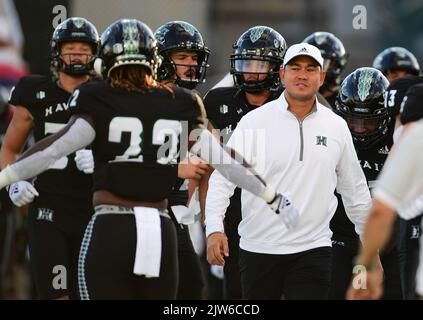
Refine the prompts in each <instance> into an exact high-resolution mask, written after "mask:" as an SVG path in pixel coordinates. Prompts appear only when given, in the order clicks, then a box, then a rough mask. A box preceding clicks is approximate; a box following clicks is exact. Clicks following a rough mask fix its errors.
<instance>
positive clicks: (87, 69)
mask: <svg viewBox="0 0 423 320" xmlns="http://www.w3.org/2000/svg"><path fill="white" fill-rule="evenodd" d="M65 43H66V42H63V43H61V44H60V45H59V52H60V53H59V56H58V57H57V60H58V61H59V66H58V71H60V72H63V73H66V74H69V75H72V76H76V77H77V76H85V75H87V74H89V73H91V71H92V70H93V65H94V61H95V59H96V58H97V54H95V53H96V52H97V46H95V47H94V45H92V44H90V47H91V54H89V53H74V52H72V53H65V54H63V53H62V46H63V45H64V44H65ZM76 55H78V56H81V59H80V60H79V61H74V62H72V61H70V59H71V56H76ZM84 61H86V62H84Z"/></svg>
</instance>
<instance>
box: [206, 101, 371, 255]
mask: <svg viewBox="0 0 423 320" xmlns="http://www.w3.org/2000/svg"><path fill="white" fill-rule="evenodd" d="M228 146H230V147H232V148H233V149H235V150H236V151H237V152H238V153H239V154H241V155H242V156H243V157H244V158H245V159H246V161H248V162H249V163H250V164H251V165H252V166H253V168H254V169H255V170H256V172H257V173H258V174H259V175H260V176H261V177H263V179H264V180H265V181H266V182H267V183H268V184H269V185H270V186H273V187H275V189H276V190H277V191H279V192H283V193H289V194H290V196H291V199H292V201H293V202H294V204H295V206H296V207H297V208H298V210H299V212H300V222H299V224H298V225H297V226H296V227H294V228H292V229H287V228H286V227H285V225H284V224H283V222H282V220H281V219H279V218H278V217H277V215H276V214H275V213H274V212H273V211H272V210H271V209H270V208H269V206H268V205H267V204H266V203H265V202H264V201H263V200H262V199H260V198H258V197H256V196H254V195H253V194H251V193H249V192H247V191H245V190H243V191H242V197H241V203H242V221H241V223H240V225H239V228H238V232H239V234H240V236H241V240H240V247H241V248H242V249H244V250H247V251H251V252H257V253H270V254H291V253H296V252H302V251H306V250H309V249H313V248H317V247H323V246H331V236H332V232H331V231H330V229H329V222H330V220H331V218H332V216H333V214H334V213H335V210H336V207H337V200H336V197H335V195H334V191H335V188H336V190H337V191H338V192H339V193H340V194H341V196H342V200H343V202H344V206H345V209H346V212H347V215H348V216H349V218H350V219H351V221H352V222H353V223H354V224H355V228H356V232H357V233H358V234H359V235H361V234H362V231H363V226H364V223H365V221H366V218H367V213H368V211H369V209H370V205H371V199H370V193H369V189H368V186H367V183H366V178H365V176H364V173H363V171H362V169H361V167H360V164H359V161H358V159H357V155H356V152H355V150H354V145H353V141H352V138H351V134H350V131H349V129H348V127H347V124H346V122H345V121H344V120H343V119H342V118H341V117H339V116H338V115H336V114H335V113H333V112H332V111H331V110H330V109H328V108H326V107H324V106H323V105H321V104H320V103H319V102H318V101H317V100H316V104H315V107H314V108H313V111H312V112H311V113H310V114H309V115H307V116H306V117H305V118H304V119H303V120H302V121H299V120H298V119H297V118H296V116H295V115H294V114H293V113H292V112H291V111H290V110H289V108H288V103H287V101H286V99H285V94H282V95H281V96H280V97H279V98H278V99H276V100H274V101H271V102H269V103H266V104H264V105H263V106H261V107H260V108H257V109H256V110H253V111H251V112H250V113H248V114H247V115H245V116H244V117H243V118H242V119H241V121H240V122H239V124H238V126H237V128H236V129H235V131H234V132H233V134H232V137H231V139H230V140H229V142H228ZM234 189H235V185H233V184H232V183H230V182H229V181H228V180H226V179H225V178H224V177H223V176H222V175H221V174H219V173H218V172H217V171H214V172H213V174H212V175H211V177H210V181H209V189H208V193H207V201H206V234H207V236H208V235H210V234H211V233H213V232H223V231H224V227H223V219H224V214H225V211H226V208H227V206H228V205H229V198H230V197H231V196H232V194H233V192H234Z"/></svg>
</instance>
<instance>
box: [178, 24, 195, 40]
mask: <svg viewBox="0 0 423 320" xmlns="http://www.w3.org/2000/svg"><path fill="white" fill-rule="evenodd" d="M179 25H180V26H181V27H182V28H183V29H184V30H185V31H186V32H188V33H189V34H190V35H191V37H192V36H193V35H194V33H195V29H194V28H193V27H192V26H191V25H189V24H188V23H186V22H183V21H181V22H179Z"/></svg>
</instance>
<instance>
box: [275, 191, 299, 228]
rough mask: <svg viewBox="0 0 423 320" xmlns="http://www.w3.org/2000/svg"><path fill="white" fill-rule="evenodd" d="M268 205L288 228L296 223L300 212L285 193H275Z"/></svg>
mask: <svg viewBox="0 0 423 320" xmlns="http://www.w3.org/2000/svg"><path fill="white" fill-rule="evenodd" d="M269 206H270V208H271V209H272V210H273V211H274V212H275V213H276V214H277V215H278V217H280V218H281V219H282V222H283V223H284V224H285V226H286V227H287V228H288V229H289V228H292V227H295V226H296V225H297V224H298V221H299V218H300V214H299V212H298V209H297V208H296V207H295V206H294V204H293V202H292V201H291V199H289V196H288V195H287V194H283V193H277V194H276V196H275V198H274V199H273V201H272V202H271V203H269Z"/></svg>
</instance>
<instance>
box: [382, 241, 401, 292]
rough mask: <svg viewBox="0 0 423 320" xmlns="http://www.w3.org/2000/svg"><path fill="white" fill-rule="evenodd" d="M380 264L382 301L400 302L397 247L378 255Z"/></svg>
mask: <svg viewBox="0 0 423 320" xmlns="http://www.w3.org/2000/svg"><path fill="white" fill-rule="evenodd" d="M380 261H381V262H382V267H383V272H384V281H383V296H382V300H402V299H403V295H402V287H401V273H400V261H399V254H398V245H395V247H394V248H392V250H390V251H388V252H386V251H385V252H382V253H381V254H380Z"/></svg>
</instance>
